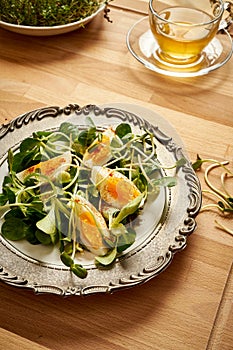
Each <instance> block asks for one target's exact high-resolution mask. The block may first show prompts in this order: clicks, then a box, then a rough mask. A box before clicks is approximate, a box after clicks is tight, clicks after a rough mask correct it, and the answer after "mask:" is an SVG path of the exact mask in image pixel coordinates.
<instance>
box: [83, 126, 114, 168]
mask: <svg viewBox="0 0 233 350" xmlns="http://www.w3.org/2000/svg"><path fill="white" fill-rule="evenodd" d="M114 136H115V132H114V130H113V129H111V128H108V129H107V130H105V131H104V132H103V133H102V137H101V139H100V140H99V139H96V140H95V141H93V142H92V144H91V145H90V146H89V147H88V149H87V150H86V152H85V153H84V156H83V163H84V164H85V165H86V166H88V167H89V168H92V167H93V166H94V165H103V164H105V163H107V162H108V161H109V160H110V159H111V157H112V156H111V148H110V144H111V141H112V139H113V137H114Z"/></svg>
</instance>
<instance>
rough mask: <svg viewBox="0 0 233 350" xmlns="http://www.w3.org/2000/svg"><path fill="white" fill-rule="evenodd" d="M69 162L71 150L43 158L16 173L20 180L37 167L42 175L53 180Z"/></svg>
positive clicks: (70, 160) (66, 167)
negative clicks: (46, 158)
mask: <svg viewBox="0 0 233 350" xmlns="http://www.w3.org/2000/svg"><path fill="white" fill-rule="evenodd" d="M71 162H72V155H71V152H69V151H68V152H65V153H63V154H62V155H59V156H57V157H54V158H51V159H48V160H45V161H43V162H40V163H38V164H36V165H33V166H31V167H29V168H27V169H25V170H23V171H21V172H19V173H17V177H18V178H19V180H20V181H24V179H25V178H26V177H27V176H29V175H31V174H32V173H35V172H36V170H37V169H40V173H41V174H42V175H44V176H47V177H48V178H50V179H51V180H53V179H54V178H56V176H57V175H59V173H61V172H62V171H65V170H67V169H68V168H69V166H70V164H71Z"/></svg>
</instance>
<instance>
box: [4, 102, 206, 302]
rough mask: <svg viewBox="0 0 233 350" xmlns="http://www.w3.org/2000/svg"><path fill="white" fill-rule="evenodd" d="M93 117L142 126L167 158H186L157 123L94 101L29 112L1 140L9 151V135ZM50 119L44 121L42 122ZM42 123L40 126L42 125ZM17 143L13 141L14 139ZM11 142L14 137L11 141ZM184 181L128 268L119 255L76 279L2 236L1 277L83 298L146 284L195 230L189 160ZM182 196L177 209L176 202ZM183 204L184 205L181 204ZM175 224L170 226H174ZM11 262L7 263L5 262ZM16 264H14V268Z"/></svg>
mask: <svg viewBox="0 0 233 350" xmlns="http://www.w3.org/2000/svg"><path fill="white" fill-rule="evenodd" d="M86 116H91V117H92V118H94V122H95V123H96V125H99V126H100V127H102V126H103V121H104V123H105V125H107V124H109V125H110V124H111V123H112V121H114V122H115V123H118V124H119V123H121V122H127V123H130V124H131V125H132V126H135V127H136V128H139V129H146V130H149V131H150V132H152V133H153V134H154V135H155V138H156V139H157V141H158V142H159V144H160V145H161V148H162V150H163V152H164V154H165V157H172V159H174V160H177V159H179V158H180V157H185V155H184V153H183V150H182V148H181V147H180V146H178V145H176V144H175V143H174V141H173V139H172V137H171V136H168V135H166V134H165V133H164V132H163V131H162V130H160V128H159V127H158V126H154V125H152V124H150V123H149V122H148V121H146V120H144V119H143V118H141V117H139V116H137V115H135V114H133V113H131V112H127V111H125V110H121V109H118V108H110V107H107V108H103V109H101V108H99V107H98V106H95V105H87V106H84V107H82V108H81V107H79V106H78V105H77V104H70V105H68V106H66V107H65V108H60V107H56V106H54V107H46V108H41V109H38V110H35V111H32V112H28V113H25V114H23V115H21V116H19V117H18V118H16V119H14V120H13V121H11V122H10V123H8V124H5V125H2V126H1V127H0V139H2V141H1V142H2V143H3V142H4V141H5V139H6V143H7V145H6V149H5V153H6V152H7V149H8V148H9V147H12V146H13V145H10V144H9V142H8V139H9V135H11V134H15V133H16V134H17V132H18V133H19V135H18V134H17V135H18V136H17V137H16V139H17V140H18V142H19V140H21V139H22V135H23V138H24V137H26V136H27V135H25V133H24V132H25V128H26V126H28V129H27V134H28V133H29V134H30V133H32V132H33V130H34V128H36V130H41V129H45V127H43V125H46V126H47V128H48V129H49V128H52V127H53V128H55V127H56V126H58V125H59V124H60V123H61V122H63V121H65V120H67V118H69V117H71V118H72V121H73V122H74V121H75V123H76V124H77V125H83V120H84V117H86ZM42 120H43V121H46V123H43V122H42V123H41V121H42ZM41 124H42V125H41ZM14 141H15V139H14ZM12 142H13V141H12ZM179 174H180V178H181V184H179V185H178V188H177V189H176V192H174V193H173V192H172V193H171V194H169V196H171V199H169V200H171V206H170V207H168V208H167V213H166V216H165V221H164V223H163V224H161V226H160V227H159V228H157V229H156V230H155V232H152V233H151V237H149V239H148V240H147V241H146V242H144V243H142V244H141V246H140V247H139V248H138V249H136V250H135V251H134V252H131V253H129V254H126V256H125V257H124V256H123V258H122V261H123V263H125V264H128V265H127V268H126V269H125V268H123V269H122V268H121V263H122V262H121V259H118V262H117V263H116V264H115V266H114V268H113V269H111V270H108V271H99V270H98V269H96V268H95V267H93V266H92V267H90V268H89V273H88V275H89V277H88V278H87V279H86V280H85V281H83V280H82V281H80V280H79V279H77V278H76V279H74V277H73V276H72V275H71V273H70V271H69V270H68V269H67V268H65V267H64V268H63V267H60V266H59V267H56V266H53V265H46V264H43V263H38V262H37V261H33V259H31V258H29V257H27V256H25V255H24V254H22V253H21V252H17V253H15V252H13V251H14V249H11V248H10V245H9V244H7V243H6V242H5V240H4V239H3V237H1V236H0V281H2V282H5V283H7V284H10V285H12V286H15V287H23V288H29V289H32V290H34V292H35V293H52V294H58V295H63V296H74V295H76V296H84V295H90V294H96V293H112V292H114V291H117V290H121V289H125V288H129V287H133V286H136V285H139V284H142V283H145V282H146V281H148V280H149V279H151V278H153V277H155V276H157V275H158V274H159V273H161V272H162V271H163V270H164V269H166V268H167V266H168V265H169V264H170V263H171V261H172V259H173V256H174V254H175V253H176V252H178V251H181V250H182V249H184V248H185V246H186V244H187V236H188V235H190V234H191V233H192V232H193V231H194V230H195V228H196V221H195V217H196V215H197V214H198V211H199V209H200V206H201V189H200V183H199V181H198V178H197V177H196V175H195V172H194V171H193V169H192V166H191V163H190V162H189V161H188V162H187V163H186V164H185V165H184V166H183V167H182V168H181V169H180V170H179ZM176 199H177V200H179V199H184V201H182V202H185V203H186V204H182V203H181V207H180V208H177V206H175V205H174V201H175V200H176ZM182 205H183V207H182ZM171 227H172V229H171ZM8 260H9V261H10V263H7V261H8ZM12 266H13V267H12Z"/></svg>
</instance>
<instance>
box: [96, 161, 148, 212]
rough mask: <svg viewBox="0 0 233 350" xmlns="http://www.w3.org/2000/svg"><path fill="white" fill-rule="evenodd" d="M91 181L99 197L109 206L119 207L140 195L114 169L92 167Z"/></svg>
mask: <svg viewBox="0 0 233 350" xmlns="http://www.w3.org/2000/svg"><path fill="white" fill-rule="evenodd" d="M92 181H93V183H94V184H95V185H96V186H97V189H98V191H99V193H100V197H101V198H102V199H103V200H104V201H105V202H106V203H108V204H110V205H111V206H113V207H115V208H118V209H121V208H123V207H124V206H125V205H127V204H128V203H129V202H131V201H132V200H133V199H135V198H136V197H138V196H140V195H141V192H140V191H139V189H138V188H137V187H136V186H135V184H134V183H133V182H132V181H130V180H129V179H128V178H127V177H126V176H125V175H123V174H121V173H120V172H118V171H116V170H112V169H109V168H103V167H99V166H96V167H93V169H92Z"/></svg>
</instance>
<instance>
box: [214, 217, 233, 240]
mask: <svg viewBox="0 0 233 350" xmlns="http://www.w3.org/2000/svg"><path fill="white" fill-rule="evenodd" d="M214 222H215V224H216V225H217V226H218V227H219V228H220V229H221V230H223V231H224V232H227V233H229V234H230V235H231V236H233V230H231V229H229V228H228V227H226V226H225V225H223V224H222V223H220V222H219V221H217V220H215V221H214Z"/></svg>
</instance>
